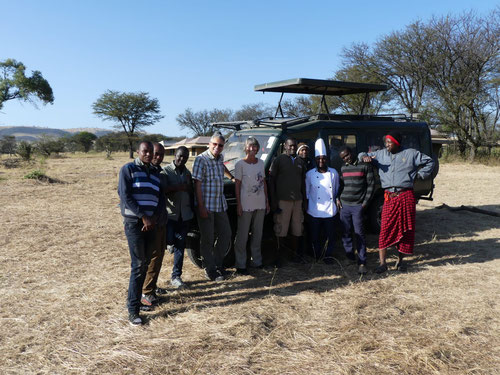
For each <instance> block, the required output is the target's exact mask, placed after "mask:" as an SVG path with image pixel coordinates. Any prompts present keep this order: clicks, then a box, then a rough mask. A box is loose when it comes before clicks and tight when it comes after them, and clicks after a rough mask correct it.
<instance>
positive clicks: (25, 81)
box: [0, 59, 54, 109]
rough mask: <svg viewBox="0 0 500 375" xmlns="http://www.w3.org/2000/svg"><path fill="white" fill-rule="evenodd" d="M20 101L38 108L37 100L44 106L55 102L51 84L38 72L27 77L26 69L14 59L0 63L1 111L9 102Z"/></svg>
mask: <svg viewBox="0 0 500 375" xmlns="http://www.w3.org/2000/svg"><path fill="white" fill-rule="evenodd" d="M13 99H18V100H21V101H25V102H30V103H32V104H33V105H35V106H36V103H35V99H38V100H40V101H41V102H42V103H43V104H47V103H50V104H52V103H53V102H54V94H53V92H52V88H51V87H50V85H49V82H47V80H46V79H45V78H43V76H42V73H40V72H39V71H38V70H35V71H33V72H31V76H26V67H25V66H24V64H23V63H22V62H19V61H16V60H14V59H7V60H4V61H0V109H2V107H3V103H4V102H6V101H8V100H13Z"/></svg>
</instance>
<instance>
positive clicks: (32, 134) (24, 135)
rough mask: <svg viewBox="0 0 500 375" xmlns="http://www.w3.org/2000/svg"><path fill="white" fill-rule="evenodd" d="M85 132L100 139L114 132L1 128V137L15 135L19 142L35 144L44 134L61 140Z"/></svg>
mask: <svg viewBox="0 0 500 375" xmlns="http://www.w3.org/2000/svg"><path fill="white" fill-rule="evenodd" d="M83 131H87V132H89V133H94V134H95V135H97V136H98V137H100V136H103V135H105V134H108V133H112V132H113V131H112V130H107V129H100V128H75V129H64V130H62V129H51V128H40V127H37V126H0V137H3V136H4V135H13V136H14V137H16V140H17V141H28V142H34V141H36V140H37V139H38V138H40V136H42V135H44V134H45V135H49V136H53V137H57V138H59V137H65V136H70V135H73V134H75V133H78V132H83Z"/></svg>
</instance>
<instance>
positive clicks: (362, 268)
mask: <svg viewBox="0 0 500 375" xmlns="http://www.w3.org/2000/svg"><path fill="white" fill-rule="evenodd" d="M358 273H359V274H360V275H366V274H367V273H368V268H366V266H365V265H364V264H360V265H359V267H358Z"/></svg>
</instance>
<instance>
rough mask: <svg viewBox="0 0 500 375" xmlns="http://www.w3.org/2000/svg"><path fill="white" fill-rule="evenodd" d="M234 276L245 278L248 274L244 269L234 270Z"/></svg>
mask: <svg viewBox="0 0 500 375" xmlns="http://www.w3.org/2000/svg"><path fill="white" fill-rule="evenodd" d="M236 274H237V275H240V276H247V275H248V274H249V273H248V270H247V269H246V268H236Z"/></svg>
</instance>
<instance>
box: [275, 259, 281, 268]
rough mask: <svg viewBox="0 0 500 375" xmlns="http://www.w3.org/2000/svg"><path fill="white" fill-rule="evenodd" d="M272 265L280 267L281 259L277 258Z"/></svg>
mask: <svg viewBox="0 0 500 375" xmlns="http://www.w3.org/2000/svg"><path fill="white" fill-rule="evenodd" d="M273 265H274V267H275V268H281V267H283V263H281V260H280V259H279V258H278V259H276V260H275V261H274V264H273Z"/></svg>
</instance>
